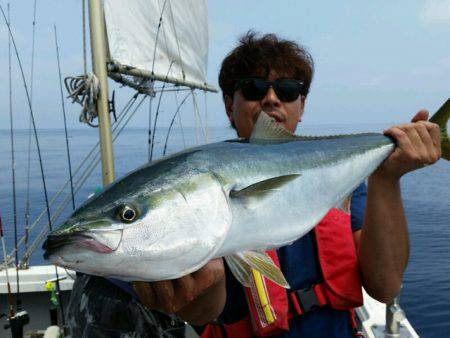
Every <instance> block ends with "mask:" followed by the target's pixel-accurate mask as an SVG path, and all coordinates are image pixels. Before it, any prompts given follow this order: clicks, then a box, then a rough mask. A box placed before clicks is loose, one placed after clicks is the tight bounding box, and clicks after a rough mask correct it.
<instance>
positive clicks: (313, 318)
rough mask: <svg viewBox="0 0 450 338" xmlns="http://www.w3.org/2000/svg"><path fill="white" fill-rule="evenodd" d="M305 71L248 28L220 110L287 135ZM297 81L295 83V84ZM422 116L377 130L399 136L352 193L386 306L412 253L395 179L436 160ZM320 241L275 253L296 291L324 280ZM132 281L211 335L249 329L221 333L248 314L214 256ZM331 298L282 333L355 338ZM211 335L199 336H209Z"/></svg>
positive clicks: (359, 250) (357, 227) (299, 104)
mask: <svg viewBox="0 0 450 338" xmlns="http://www.w3.org/2000/svg"><path fill="white" fill-rule="evenodd" d="M312 76H313V61H312V58H311V56H310V55H309V54H308V52H307V51H306V50H304V49H303V48H302V47H300V46H298V45H297V44H296V43H294V42H292V41H287V40H282V39H279V38H278V37H276V36H275V35H272V34H269V35H264V36H262V37H258V36H257V35H256V34H255V33H253V32H249V33H247V35H245V36H244V37H242V38H241V40H240V44H239V45H238V46H237V47H236V48H235V49H234V50H233V51H232V52H231V53H230V54H229V55H228V56H227V57H226V58H225V60H224V61H223V64H222V68H221V71H220V75H219V84H220V87H221V89H222V92H223V98H224V103H225V109H226V112H227V115H228V118H229V120H230V122H231V124H232V126H233V127H234V128H235V129H236V132H237V134H238V136H239V137H243V138H248V137H249V136H250V134H251V131H252V128H253V126H254V123H255V121H256V119H257V117H258V115H259V113H260V112H261V111H265V112H266V113H267V114H268V115H269V116H271V117H273V118H275V119H276V121H277V123H279V124H281V125H283V126H284V127H285V128H286V129H287V130H289V131H291V132H294V131H295V129H296V127H297V124H298V122H300V121H301V118H302V115H303V112H304V110H305V104H306V97H307V94H308V91H309V87H310V84H311V81H312ZM283 79H284V80H289V81H284V80H283ZM292 80H293V81H292ZM295 83H302V85H301V86H300V87H298V88H295V87H296V85H295ZM286 88H288V89H286ZM286 93H287V94H286ZM292 93H294V97H293V96H292ZM295 95H296V96H295ZM427 119H428V112H427V111H425V110H421V111H419V112H418V113H417V114H416V115H415V116H414V117H413V119H412V122H411V123H407V124H403V125H398V126H394V127H392V128H389V129H388V130H386V131H385V132H384V133H385V135H388V136H391V137H392V138H394V139H395V140H396V143H397V147H396V149H395V151H394V152H393V153H392V154H391V155H390V156H389V157H388V159H386V160H385V161H384V162H383V163H382V165H381V166H380V167H379V168H378V169H377V170H376V171H375V172H374V173H373V174H372V175H371V176H370V177H369V179H368V186H367V191H366V187H365V185H362V186H360V187H359V188H358V189H357V190H356V191H355V193H354V194H353V198H352V203H351V211H352V222H351V229H352V231H353V242H354V246H355V250H354V251H355V253H354V254H355V257H357V262H358V266H359V271H360V275H361V281H362V285H363V286H364V288H365V289H366V291H367V292H368V293H369V294H370V295H371V296H372V297H374V298H375V299H377V300H379V301H381V302H384V303H389V302H390V301H391V300H392V299H393V298H394V297H395V296H396V295H397V294H398V293H399V291H400V285H401V281H402V278H403V272H404V270H405V267H406V264H407V261H408V255H409V241H408V232H407V224H406V219H405V215H404V211H403V206H402V200H401V195H400V183H399V180H400V177H401V176H402V175H404V174H405V173H407V172H409V171H412V170H415V169H419V168H421V167H423V166H425V165H428V164H432V163H434V162H436V161H437V160H438V159H439V157H440V152H441V150H440V137H439V133H440V132H439V128H438V126H437V125H435V124H432V123H430V122H427ZM366 196H367V198H366ZM364 205H365V206H364ZM292 207H295V206H292ZM363 214H364V216H363ZM317 241H318V240H317V239H316V236H315V233H314V231H311V232H310V233H308V234H307V235H305V236H304V237H302V238H301V239H299V240H298V241H296V242H295V243H293V244H292V245H290V246H287V247H284V248H280V249H279V250H277V254H278V255H277V256H278V259H279V261H280V265H281V268H282V271H283V272H284V274H285V276H286V278H287V280H288V282H289V284H290V285H291V287H293V288H294V289H299V288H304V287H305V286H308V285H314V284H315V283H319V282H320V281H321V280H323V279H324V275H323V267H322V266H321V263H320V262H319V259H318V257H317V256H318V253H317ZM134 288H135V290H136V292H137V293H138V295H139V297H140V299H141V301H142V302H143V303H144V304H145V305H146V306H147V307H148V308H151V309H157V310H161V311H163V312H166V313H176V314H177V315H178V316H179V317H181V318H182V319H184V320H186V321H187V322H189V323H191V324H193V325H205V324H207V323H210V322H212V321H215V323H216V324H217V323H218V324H219V325H220V327H221V329H220V330H219V331H217V330H216V331H214V332H216V334H217V332H220V334H224V333H227V334H228V336H242V337H244V336H246V335H248V332H246V333H245V334H244V333H243V332H244V331H239V330H241V328H239V329H238V330H237V331H229V330H228V329H229V328H230V326H232V325H233V324H235V323H241V322H242V320H243V318H245V317H246V316H248V314H249V308H248V306H247V302H246V299H245V297H246V296H245V294H244V292H243V288H242V287H241V286H240V285H239V284H238V283H237V281H236V280H235V279H234V277H233V276H232V274H231V273H230V272H229V271H228V270H227V268H226V267H224V263H223V261H222V259H216V260H213V261H211V262H209V263H208V264H207V265H206V266H205V267H203V268H202V269H200V270H199V271H197V272H194V273H192V274H190V275H188V276H185V277H182V278H179V279H177V280H172V281H160V282H154V283H135V284H134ZM247 301H248V299H247ZM332 305H333V304H331V306H327V305H325V306H321V307H319V308H316V309H312V310H311V311H307V313H303V314H302V315H296V314H294V315H293V316H291V317H293V318H292V319H290V320H289V331H284V332H282V333H281V334H280V332H278V334H280V335H279V336H280V337H297V336H302V337H347V336H352V335H353V333H354V331H353V327H352V325H351V317H350V316H349V315H348V311H346V310H345V311H344V310H339V309H335V308H333V306H332ZM291 312H292V311H291ZM294 312H295V311H294ZM305 312H306V311H305ZM251 315H252V314H251ZM252 316H253V315H252ZM252 318H253V317H252ZM239 325H240V324H239ZM245 325H247V324H245ZM235 326H236V325H235ZM253 329H255V328H253ZM233 330H234V329H233ZM207 331H208V329H207ZM211 332H212V331H211V330H210V331H209V332H206V333H204V336H212V335H213V333H211ZM230 332H231V334H230ZM252 334H255V332H253V333H252Z"/></svg>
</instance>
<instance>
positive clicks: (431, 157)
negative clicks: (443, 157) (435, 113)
mask: <svg viewBox="0 0 450 338" xmlns="http://www.w3.org/2000/svg"><path fill="white" fill-rule="evenodd" d="M427 123H429V122H425V121H420V122H418V123H417V125H416V131H417V133H418V134H419V136H420V138H421V140H422V143H423V144H424V146H425V151H426V154H425V156H424V158H423V160H424V162H425V163H426V164H431V163H434V162H436V161H437V160H438V159H439V150H438V148H437V147H436V145H435V144H434V142H433V140H432V138H431V135H430V132H429V129H428V128H427Z"/></svg>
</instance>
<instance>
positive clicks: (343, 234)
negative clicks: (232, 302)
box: [201, 209, 363, 338]
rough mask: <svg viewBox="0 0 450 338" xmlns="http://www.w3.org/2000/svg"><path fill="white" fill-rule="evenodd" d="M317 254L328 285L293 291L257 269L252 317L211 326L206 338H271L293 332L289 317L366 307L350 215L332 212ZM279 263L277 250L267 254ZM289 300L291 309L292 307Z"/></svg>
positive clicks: (320, 232)
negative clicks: (321, 310) (316, 310)
mask: <svg viewBox="0 0 450 338" xmlns="http://www.w3.org/2000/svg"><path fill="white" fill-rule="evenodd" d="M314 231H315V236H316V242H317V255H318V258H319V264H320V268H321V271H322V276H323V281H322V282H321V283H318V284H315V285H313V286H312V287H311V288H310V289H307V290H295V291H291V290H290V291H289V295H288V294H287V292H286V289H284V288H283V287H281V286H278V285H277V284H275V283H273V282H272V281H271V280H269V279H266V278H265V277H263V276H262V275H260V274H259V272H256V271H253V278H252V283H251V287H250V288H244V289H245V295H246V298H247V303H248V307H249V315H248V316H247V317H245V318H244V319H242V320H240V321H238V322H236V323H233V324H230V325H218V324H208V325H207V326H206V328H205V330H204V331H203V333H202V335H201V338H222V337H233V338H234V337H239V338H251V337H268V336H272V335H276V334H280V333H282V332H285V331H288V330H289V319H290V318H293V317H295V316H300V315H302V314H303V313H305V312H308V311H310V310H312V309H314V308H315V307H320V306H329V307H331V308H333V309H336V310H349V313H351V320H352V322H353V323H352V324H353V325H354V324H355V323H354V317H353V309H354V308H355V307H358V306H361V305H362V304H363V298H362V290H361V279H360V272H359V267H358V261H357V257H356V250H355V244H354V240H353V233H352V231H351V226H350V215H349V214H347V213H345V212H343V211H340V210H338V209H331V210H330V211H329V212H328V213H327V215H326V216H325V217H324V218H323V219H322V221H321V222H320V223H319V224H318V225H317V226H316V227H315V229H314ZM268 254H269V255H270V256H271V258H272V260H273V261H274V263H275V264H276V265H277V266H280V265H279V261H278V257H277V254H276V252H275V251H274V250H271V251H268ZM289 302H290V303H291V304H292V306H291V307H290V306H289Z"/></svg>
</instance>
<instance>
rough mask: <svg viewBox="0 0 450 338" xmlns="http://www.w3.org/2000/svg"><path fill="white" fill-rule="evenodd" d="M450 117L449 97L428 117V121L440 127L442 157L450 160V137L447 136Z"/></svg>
mask: <svg viewBox="0 0 450 338" xmlns="http://www.w3.org/2000/svg"><path fill="white" fill-rule="evenodd" d="M449 119H450V99H448V100H447V102H445V103H444V104H443V105H442V107H441V108H439V110H438V111H437V112H436V113H435V114H434V115H433V116H432V117H431V118H430V122H433V123H436V124H438V125H439V127H440V128H441V148H442V158H445V159H446V160H447V161H450V139H449V137H448V131H447V123H448V120H449Z"/></svg>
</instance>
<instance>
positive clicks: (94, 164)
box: [26, 96, 147, 256]
mask: <svg viewBox="0 0 450 338" xmlns="http://www.w3.org/2000/svg"><path fill="white" fill-rule="evenodd" d="M146 97H147V96H144V97H143V98H142V99H141V101H140V102H139V103H138V104H137V106H136V107H135V109H134V110H133V112H132V113H131V114H130V116H128V118H127V119H126V121H125V122H124V123H123V125H122V126H120V127H119V125H116V126H117V128H120V129H119V131H118V132H117V133H116V134H115V135H114V137H113V142H114V141H115V140H116V139H117V138H118V137H119V135H120V134H121V133H122V131H123V130H124V128H125V127H126V125H127V124H128V122H129V121H130V120H131V118H132V117H133V116H134V114H135V113H136V111H137V110H138V109H139V107H140V106H141V105H142V103H143V102H144V100H145V99H146ZM125 116H126V115H123V116H122V120H123V119H124V118H125ZM117 128H116V129H117ZM98 155H99V154H98V153H97V154H96V157H95V158H94V161H93V162H91V167H90V168H89V170H88V171H86V172H85V175H84V177H83V178H82V179H81V178H80V180H83V181H82V182H81V183H80V184H79V185H78V186H77V187H76V188H75V192H78V190H79V189H81V187H82V185H83V184H84V182H86V180H87V179H88V178H89V175H90V174H91V173H92V171H93V170H94V169H95V168H96V167H97V165H98V164H99V163H100V160H101V158H100V157H99V156H98ZM64 203H65V205H67V204H68V203H69V198H68V197H66V199H65V201H64ZM61 212H62V210H61V209H59V210H57V212H55V213H54V215H56V214H57V213H58V214H57V217H59V216H60V214H61ZM47 233H48V228H43V229H42V230H41V232H40V233H39V234H38V236H37V237H36V238H35V240H34V241H33V243H32V245H31V246H30V251H29V252H27V253H26V255H27V256H30V255H31V254H32V253H33V252H34V251H35V250H36V248H37V247H38V245H39V244H40V243H41V242H42V241H43V240H44V237H45V236H46V235H47Z"/></svg>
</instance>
